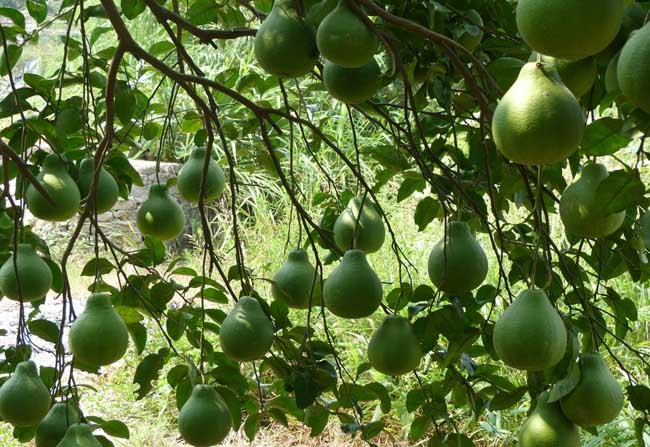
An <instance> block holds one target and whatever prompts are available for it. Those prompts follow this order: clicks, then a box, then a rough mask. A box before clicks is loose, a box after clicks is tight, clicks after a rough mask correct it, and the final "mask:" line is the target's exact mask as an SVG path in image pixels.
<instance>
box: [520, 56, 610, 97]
mask: <svg viewBox="0 0 650 447" xmlns="http://www.w3.org/2000/svg"><path fill="white" fill-rule="evenodd" d="M536 60H537V53H535V52H533V53H532V54H531V56H530V59H528V61H529V62H535V61H536ZM542 63H543V64H544V65H547V66H550V67H552V68H553V69H555V70H557V73H558V74H559V75H560V79H562V82H564V85H566V86H567V88H568V89H569V90H571V93H573V95H574V96H575V97H576V98H581V97H582V96H584V95H585V94H586V93H588V92H589V91H590V90H591V88H592V87H593V85H594V83H595V82H596V76H597V75H598V67H597V66H596V60H595V59H594V58H593V57H588V58H586V59H580V60H575V61H572V60H567V59H556V58H554V57H551V56H542Z"/></svg>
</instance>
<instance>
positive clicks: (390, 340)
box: [368, 315, 422, 376]
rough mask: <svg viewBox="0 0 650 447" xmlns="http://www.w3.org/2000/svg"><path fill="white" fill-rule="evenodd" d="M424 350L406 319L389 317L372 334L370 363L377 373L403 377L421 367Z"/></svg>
mask: <svg viewBox="0 0 650 447" xmlns="http://www.w3.org/2000/svg"><path fill="white" fill-rule="evenodd" d="M421 359H422V348H421V347H420V343H419V341H418V339H417V337H416V336H415V334H414V333H413V328H411V325H410V324H409V322H408V320H407V319H406V318H403V317H400V316H396V315H389V316H388V317H386V318H385V319H384V321H382V323H381V325H380V326H379V327H378V328H377V330H376V331H375V332H374V333H373V334H372V338H371V339H370V342H369V343H368V361H369V362H370V364H371V365H372V367H373V368H375V369H376V370H377V371H379V372H381V373H384V374H388V375H391V376H401V375H403V374H406V373H408V372H410V371H413V370H414V369H417V367H418V366H419V365H420V360H421Z"/></svg>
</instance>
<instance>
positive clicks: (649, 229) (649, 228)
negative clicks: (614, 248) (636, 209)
mask: <svg viewBox="0 0 650 447" xmlns="http://www.w3.org/2000/svg"><path fill="white" fill-rule="evenodd" d="M639 224H640V228H639V232H640V233H641V239H642V240H643V245H644V246H645V249H646V250H650V210H647V211H646V212H645V213H643V215H642V216H641V218H640V219H639Z"/></svg>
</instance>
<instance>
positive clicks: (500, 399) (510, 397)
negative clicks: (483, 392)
mask: <svg viewBox="0 0 650 447" xmlns="http://www.w3.org/2000/svg"><path fill="white" fill-rule="evenodd" d="M527 390H528V388H527V387H525V386H521V387H519V388H516V389H514V390H513V391H499V392H498V393H497V394H496V396H494V397H493V398H492V400H491V401H490V405H489V407H490V410H491V411H498V410H505V409H508V408H510V407H512V406H513V405H515V404H516V403H517V402H519V401H520V400H521V398H522V397H523V396H524V394H526V391H527Z"/></svg>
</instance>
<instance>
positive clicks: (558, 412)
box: [519, 392, 580, 447]
mask: <svg viewBox="0 0 650 447" xmlns="http://www.w3.org/2000/svg"><path fill="white" fill-rule="evenodd" d="M548 399H549V394H548V392H544V393H542V394H540V395H539V396H538V397H537V405H536V406H535V409H534V410H533V412H532V413H531V414H530V416H529V417H528V419H527V420H526V422H525V423H524V425H523V427H521V431H520V432H519V446H520V447H580V431H579V430H578V427H577V426H576V425H575V424H574V423H573V422H571V421H570V420H568V419H567V418H566V416H565V415H564V413H562V409H561V408H560V404H559V403H558V402H552V403H551V402H549V401H548Z"/></svg>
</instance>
